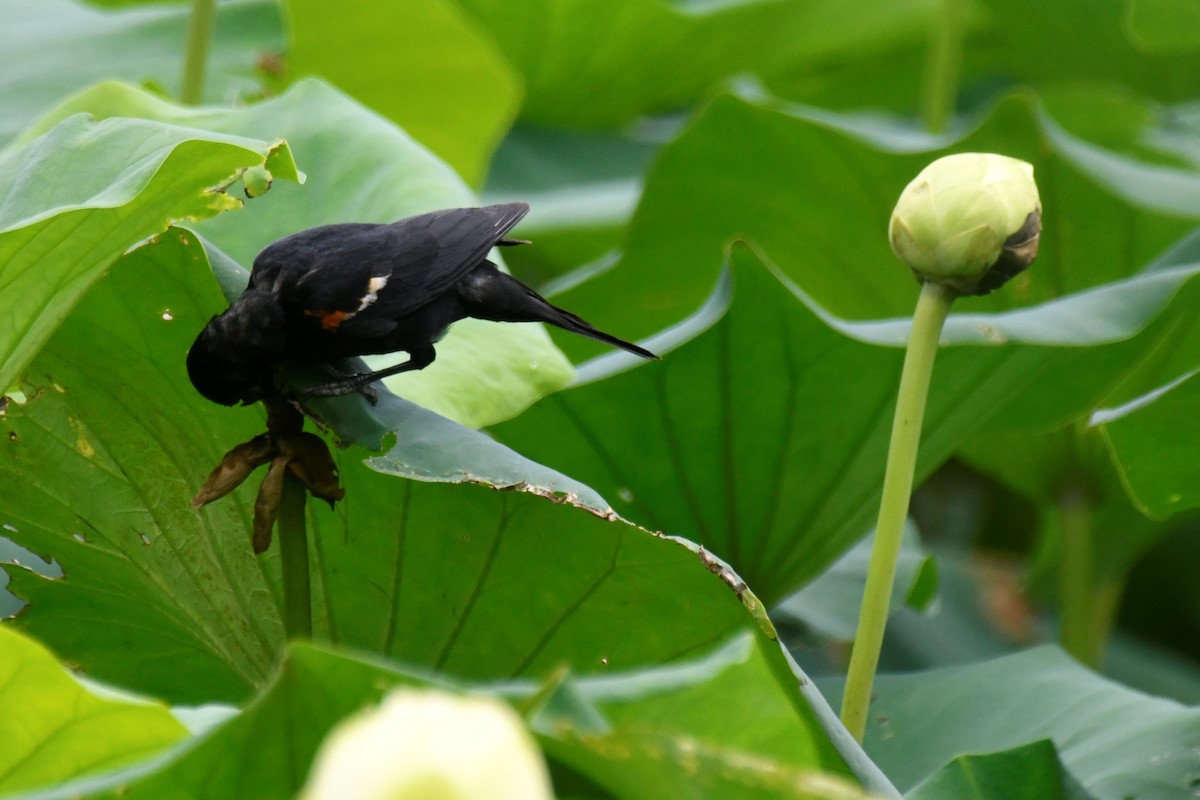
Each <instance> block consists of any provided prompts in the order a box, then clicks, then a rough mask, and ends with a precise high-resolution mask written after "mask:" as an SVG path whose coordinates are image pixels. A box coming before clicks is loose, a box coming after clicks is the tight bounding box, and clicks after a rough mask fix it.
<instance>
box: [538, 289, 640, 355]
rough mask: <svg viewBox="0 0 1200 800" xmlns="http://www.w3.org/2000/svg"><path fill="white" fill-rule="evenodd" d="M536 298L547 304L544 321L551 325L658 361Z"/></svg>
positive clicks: (637, 347) (632, 344)
mask: <svg viewBox="0 0 1200 800" xmlns="http://www.w3.org/2000/svg"><path fill="white" fill-rule="evenodd" d="M536 297H537V298H538V299H539V300H541V301H542V302H543V303H545V304H546V309H547V312H548V313H547V314H546V316H545V317H543V321H545V322H549V323H550V324H551V325H557V326H558V327H560V328H562V329H563V330H568V331H570V332H571V333H578V334H579V335H580V336H586V337H588V338H589V339H595V340H596V341H598V342H604V343H605V344H611V345H612V346H613V347H619V348H621V349H622V350H628V351H629V352H630V353H633V354H634V355H637V356H641V357H642V358H651V359H654V360H658V356H657V355H655V354H654V353H651V352H650V351H649V350H647V349H646V348H644V347H639V346H638V345H636V344H634V343H633V342H627V341H625V340H624V339H618V338H617V337H616V336H613V335H612V334H611V333H605V332H604V331H602V330H599V329H598V328H596V327H594V326H593V325H591V324H590V323H588V322H587V321H586V320H583V319H580V318H579V317H577V316H575V315H574V314H572V313H571V312H570V311H567V310H565V309H562V308H559V307H558V306H556V305H554V304H552V303H550V302H549V301H547V300H546V299H545V298H543V297H542V296H541V295H536Z"/></svg>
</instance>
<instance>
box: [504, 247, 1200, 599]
mask: <svg viewBox="0 0 1200 800" xmlns="http://www.w3.org/2000/svg"><path fill="white" fill-rule="evenodd" d="M732 252H733V260H734V271H733V276H732V285H731V284H730V282H729V281H723V282H722V283H721V285H720V287H719V288H718V290H717V292H716V293H715V294H714V295H713V296H712V298H711V299H710V301H709V303H708V305H707V306H705V308H704V309H703V310H702V311H701V312H700V313H698V314H697V315H696V316H694V317H693V318H691V319H689V320H688V321H687V322H686V323H685V324H683V325H681V326H679V327H678V328H676V329H674V330H672V331H670V332H668V333H665V334H663V335H662V336H661V337H660V338H658V339H652V340H651V341H650V345H651V347H655V346H660V345H661V347H660V349H662V350H663V351H664V352H665V354H666V355H665V358H664V359H663V360H662V361H661V362H656V363H648V364H644V365H641V366H637V367H636V368H633V369H627V367H629V366H630V362H632V361H633V358H632V357H626V355H625V354H623V353H619V354H613V355H611V356H604V357H601V358H600V359H597V360H596V361H594V362H591V363H589V364H587V365H585V366H583V367H582V368H581V369H580V372H579V380H578V382H577V384H576V386H574V387H573V388H571V389H569V390H567V391H564V392H560V393H558V394H555V395H552V396H551V397H549V398H547V399H545V400H543V401H542V402H540V403H539V404H537V405H536V406H534V407H533V408H532V409H530V410H529V411H527V412H526V413H525V414H523V415H521V416H520V417H518V418H517V419H514V420H510V421H509V422H506V423H504V424H502V425H499V426H496V427H495V428H494V431H495V433H496V434H497V435H498V436H499V437H500V438H501V440H503V441H505V442H508V443H510V444H512V445H513V446H514V447H516V448H517V449H518V450H520V451H521V452H523V453H526V454H527V455H529V456H530V457H532V458H534V459H535V460H537V461H540V462H542V463H545V464H548V465H551V466H558V467H560V468H562V469H569V471H570V472H571V473H572V474H573V475H576V476H578V477H579V478H580V479H581V480H583V481H584V482H585V483H587V484H588V485H589V486H592V487H594V488H595V489H597V490H598V491H599V492H600V493H601V494H602V495H603V496H605V497H606V498H608V500H609V501H610V502H612V503H613V504H614V508H616V510H617V511H618V512H619V513H621V514H623V515H624V516H626V517H628V518H630V519H635V520H638V521H640V522H642V523H644V524H646V525H649V526H651V527H653V528H655V529H659V530H664V531H668V532H671V533H674V534H677V535H682V536H686V537H688V538H689V539H691V540H693V541H696V542H698V543H700V544H702V545H704V546H705V547H707V548H709V549H711V550H713V551H714V552H716V553H717V554H719V555H720V556H722V557H723V558H726V559H728V560H729V562H730V563H731V564H732V565H733V566H734V568H735V569H737V570H738V572H739V573H740V574H741V575H743V576H744V577H745V578H746V579H747V580H748V581H749V583H750V584H751V585H752V586H753V587H754V588H755V591H756V592H758V594H759V596H760V597H763V598H764V599H765V600H767V602H768V603H769V604H774V603H775V602H777V601H779V600H781V599H782V598H783V597H784V596H786V595H787V594H788V593H790V592H791V591H793V590H794V589H796V588H798V587H799V586H800V585H802V584H803V583H805V582H806V581H807V580H809V579H811V578H812V577H814V576H815V575H817V574H818V573H820V572H821V571H823V570H824V569H825V568H826V567H827V566H828V565H829V564H830V563H831V561H832V560H833V559H834V558H835V557H836V556H837V555H839V554H840V553H841V552H843V551H844V550H845V549H846V548H848V547H849V546H850V544H852V543H853V542H854V541H856V540H858V539H859V538H861V537H862V536H863V535H865V534H866V533H867V532H868V530H869V528H870V526H871V523H872V521H873V519H874V515H875V512H876V510H877V504H878V491H879V486H880V483H881V480H882V471H883V463H884V454H885V451H886V447H887V434H888V430H889V425H890V421H891V416H892V409H893V407H894V406H893V404H894V402H895V399H894V398H895V394H896V382H897V379H898V375H899V371H900V363H901V358H902V356H903V353H902V351H901V350H900V349H898V348H897V345H898V344H899V343H902V342H904V341H906V339H907V335H908V331H907V322H904V321H895V322H882V323H846V322H842V321H839V320H836V319H834V318H832V317H830V316H829V315H828V314H827V313H825V312H824V311H823V310H821V309H820V308H819V307H818V306H816V305H815V304H814V303H813V302H812V301H811V300H810V299H809V298H808V297H807V296H805V295H804V294H803V293H801V292H800V291H799V290H797V289H795V288H794V287H792V286H789V285H785V284H784V283H782V282H781V278H780V276H779V275H778V272H775V273H774V274H773V273H772V272H771V271H769V270H768V269H764V268H763V266H762V264H761V263H759V262H758V259H757V258H756V257H755V255H754V254H753V253H752V252H751V251H750V250H749V249H747V248H744V247H734V248H733V251H732ZM1195 272H1196V271H1195V270H1194V269H1176V270H1173V271H1166V272H1161V273H1151V274H1148V275H1146V276H1144V277H1140V278H1137V279H1131V280H1129V281H1125V282H1123V283H1119V284H1114V285H1112V286H1108V287H1104V288H1102V289H1099V290H1094V291H1092V292H1085V293H1080V294H1077V295H1072V296H1071V297H1069V298H1065V299H1063V300H1059V301H1055V302H1050V303H1046V304H1043V305H1041V306H1037V307H1034V308H1030V309H1026V310H1022V311H1015V312H1008V313H1001V314H987V315H982V314H962V315H953V316H951V318H950V319H949V321H948V323H947V326H946V331H945V336H944V339H943V341H944V343H945V344H947V345H956V346H952V347H946V348H945V349H944V350H943V352H942V353H941V354H940V355H939V358H938V363H937V367H936V369H935V371H934V376H933V388H932V391H931V395H930V400H929V408H928V411H927V414H926V422H925V430H926V433H925V437H924V441H923V443H922V448H921V453H920V458H919V462H918V469H917V471H918V476H919V477H920V476H923V475H927V474H929V472H930V471H932V470H933V468H934V467H936V466H937V465H938V464H940V463H941V462H942V461H944V460H945V459H946V458H948V457H949V456H950V455H951V454H952V453H953V452H954V450H955V449H956V448H957V447H959V446H960V445H961V444H962V443H963V442H964V441H965V440H966V439H967V438H968V437H970V436H971V435H973V434H975V433H977V432H979V431H981V430H984V429H985V428H986V427H987V426H989V425H1000V424H1006V423H1009V422H1010V421H1011V420H1013V419H1019V420H1023V421H1025V423H1026V424H1029V425H1035V424H1038V421H1039V420H1040V421H1042V424H1046V425H1049V424H1051V423H1052V422H1055V421H1060V420H1062V419H1064V418H1066V419H1071V418H1074V417H1076V416H1078V415H1079V414H1080V413H1081V411H1082V410H1084V409H1089V408H1091V407H1093V406H1094V404H1095V403H1096V402H1097V399H1098V398H1099V397H1102V396H1104V394H1106V393H1107V391H1108V389H1109V387H1110V386H1111V384H1112V383H1113V382H1115V381H1116V380H1117V379H1118V378H1119V376H1121V375H1122V374H1123V372H1124V371H1125V370H1126V368H1127V365H1128V364H1129V363H1130V362H1131V361H1132V360H1135V359H1137V358H1138V357H1139V356H1140V354H1142V353H1145V352H1147V351H1148V350H1151V349H1153V348H1154V347H1155V345H1156V344H1158V343H1159V342H1161V340H1162V337H1163V336H1164V335H1165V333H1169V332H1170V331H1171V330H1172V326H1173V325H1174V323H1175V321H1176V320H1178V319H1179V318H1180V317H1183V316H1187V315H1189V314H1190V313H1191V312H1190V311H1189V308H1190V304H1191V303H1194V302H1196V295H1197V292H1200V281H1197V280H1195V279H1194V276H1195ZM731 297H732V300H731ZM731 303H732V305H730V304H731ZM726 309H728V310H726ZM681 341H682V342H683V343H682V344H680V342H681ZM966 345H970V346H966ZM622 370H624V371H622ZM1051 376H1053V380H1050V377H1051ZM601 377H604V378H605V380H598V379H599V378H601ZM630 409H638V413H630Z"/></svg>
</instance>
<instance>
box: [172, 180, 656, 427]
mask: <svg viewBox="0 0 1200 800" xmlns="http://www.w3.org/2000/svg"><path fill="white" fill-rule="evenodd" d="M528 211H529V205H528V204H527V203H505V204H502V205H494V206H487V207H485V208H455V209H448V210H445V211H434V212H431V213H428V214H421V215H418V216H415V217H408V218H407V219H402V220H399V221H398V222H393V223H390V224H371V223H344V224H339V225H322V226H321V227H318V228H310V229H308V230H304V231H300V232H299V233H294V234H292V235H291V236H286V237H284V238H282V239H280V240H279V241H277V242H274V243H272V244H270V245H268V246H267V248H266V249H265V250H263V251H262V252H261V253H259V254H258V257H257V258H256V259H254V268H253V269H252V270H251V272H250V283H249V285H248V286H247V287H246V291H245V292H244V293H243V294H242V296H241V297H239V298H238V299H237V300H236V301H234V303H233V305H231V306H230V307H229V309H228V310H226V311H225V313H223V314H221V315H219V316H216V317H213V318H212V320H210V321H209V323H208V325H206V326H205V328H204V330H202V331H201V332H200V335H199V336H198V337H197V338H196V341H195V343H194V344H193V345H192V348H191V350H190V351H189V352H188V359H187V367H188V376H189V377H190V378H191V380H192V384H193V385H194V386H195V387H196V389H197V391H199V392H200V394H202V395H204V396H205V397H206V398H208V399H209V400H212V401H213V402H215V403H221V404H222V405H227V406H231V405H233V404H235V403H237V402H242V403H252V402H254V401H256V400H260V399H263V398H265V397H268V396H272V395H274V394H276V393H277V392H278V389H277V388H276V386H275V370H276V368H277V367H278V366H280V365H282V364H284V363H288V362H291V363H298V364H320V365H325V366H326V369H327V370H328V371H330V372H331V373H333V374H335V375H337V379H336V380H334V381H333V382H331V383H327V384H324V385H320V386H316V387H311V388H308V389H304V390H302V391H301V392H300V394H303V395H305V396H328V395H337V394H349V393H350V392H354V391H363V390H364V387H366V386H367V384H369V383H372V382H374V381H376V380H378V379H380V378H384V377H387V376H388V375H395V374H396V373H399V372H406V371H408V370H418V369H424V368H425V367H427V366H429V365H430V364H432V363H433V360H434V357H435V355H436V354H435V352H434V349H433V345H434V343H435V342H437V341H438V339H440V338H441V336H442V335H443V334H444V333H445V331H446V328H447V327H448V326H449V325H450V324H451V323H453V322H456V321H457V320H460V319H464V318H466V317H475V318H477V319H486V320H494V321H497V322H549V323H550V324H551V325H557V326H558V327H560V328H564V329H566V330H568V331H572V332H573V333H578V334H581V335H583V336H589V337H591V338H593V339H598V340H600V341H602V342H605V343H607V344H611V345H614V346H616V347H620V348H623V349H625V350H628V351H629V352H631V353H636V354H637V355H639V356H642V357H643V358H657V356H656V355H654V354H653V353H651V352H650V351H649V350H645V349H643V348H641V347H638V346H637V345H636V344H631V343H630V342H626V341H624V340H622V339H618V338H617V337H615V336H610V335H609V334H607V333H604V332H602V331H599V330H596V329H595V328H593V327H592V326H591V325H589V324H588V323H586V322H584V321H583V320H582V319H580V318H579V317H577V316H575V315H574V314H572V313H570V312H569V311H564V310H563V309H561V308H558V307H557V306H554V305H551V304H550V303H549V302H547V301H546V300H545V298H543V297H542V296H541V295H539V294H538V293H537V292H535V291H533V290H532V289H530V288H529V287H528V286H526V285H525V284H523V283H521V282H520V281H518V280H517V279H516V278H513V277H511V276H509V275H506V274H505V273H503V272H501V271H500V270H498V269H496V265H495V264H492V263H491V262H490V261H488V260H487V255H488V253H489V251H490V250H491V249H492V247H493V246H496V245H517V244H527V242H524V241H521V240H518V239H509V238H507V237H506V234H507V233H508V232H509V231H510V230H511V229H512V227H513V226H514V225H516V224H517V222H518V221H519V220H520V219H521V218H522V217H523V216H525V214H526V213H527V212H528ZM400 350H404V351H406V352H407V353H408V356H409V358H408V361H405V362H404V363H402V364H398V365H396V366H394V367H390V368H389V369H384V370H380V371H378V372H369V373H364V374H358V375H346V374H341V373H338V372H337V371H336V370H334V369H333V368H332V367H330V366H328V362H330V361H333V360H336V359H340V358H346V357H349V356H361V355H370V354H378V353H392V352H397V351H400ZM368 396H369V395H368Z"/></svg>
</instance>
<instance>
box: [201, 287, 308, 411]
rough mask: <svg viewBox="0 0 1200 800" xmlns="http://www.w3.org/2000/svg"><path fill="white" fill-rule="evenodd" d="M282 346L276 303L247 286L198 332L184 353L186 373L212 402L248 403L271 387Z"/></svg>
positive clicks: (283, 329) (282, 326) (280, 311)
mask: <svg viewBox="0 0 1200 800" xmlns="http://www.w3.org/2000/svg"><path fill="white" fill-rule="evenodd" d="M286 344H287V329H286V326H285V321H284V316H283V309H282V308H280V306H279V303H277V302H276V301H275V298H274V297H272V296H271V295H270V294H269V293H268V292H265V291H261V290H249V291H247V292H246V293H245V294H243V295H242V296H241V297H239V298H238V299H237V301H236V302H235V303H234V304H233V305H232V306H230V307H229V309H228V310H226V311H225V313H224V314H220V315H218V316H215V317H213V318H212V319H211V320H209V323H208V324H207V325H205V326H204V330H202V331H200V335H199V336H197V337H196V341H195V342H194V343H193V344H192V348H191V349H190V350H189V351H188V357H187V370H188V377H189V378H190V379H191V381H192V385H193V386H195V387H196V391H198V392H199V393H200V394H202V395H203V396H204V397H205V398H207V399H209V400H211V401H213V402H214V403H220V404H221V405H225V406H232V405H235V404H237V403H239V402H241V403H253V402H255V401H256V400H260V399H262V398H263V397H265V396H266V395H267V394H269V393H270V392H271V391H272V390H273V387H274V366H275V363H276V362H277V361H278V360H279V359H280V358H281V357H282V356H283V353H284V350H285V348H286Z"/></svg>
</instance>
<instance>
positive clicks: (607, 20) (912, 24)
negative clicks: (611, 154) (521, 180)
mask: <svg viewBox="0 0 1200 800" xmlns="http://www.w3.org/2000/svg"><path fill="white" fill-rule="evenodd" d="M458 1H459V3H460V4H461V5H462V6H463V7H464V8H465V9H467V11H469V12H470V13H472V14H474V15H475V16H476V17H477V18H478V19H479V20H480V22H481V23H482V24H483V25H484V27H485V28H487V30H488V31H490V32H491V33H492V35H493V36H495V37H496V42H497V44H498V45H499V46H500V48H501V49H502V50H503V51H504V53H505V55H506V56H508V59H509V60H510V61H511V62H512V64H513V65H514V66H515V67H516V68H517V70H518V71H519V72H520V73H521V74H522V75H523V76H524V79H525V86H526V92H527V95H528V96H527V98H526V101H525V107H524V109H523V110H522V117H523V118H524V119H526V120H528V121H531V122H536V123H538V124H542V125H550V126H563V127H576V128H577V127H614V126H616V125H619V124H621V123H623V122H626V121H628V120H630V119H632V118H634V117H636V116H639V115H642V114H646V113H652V112H656V111H662V110H672V109H674V108H676V107H678V106H683V105H687V104H690V103H692V102H694V101H695V100H696V99H697V98H698V97H702V96H703V95H704V94H705V93H706V92H708V91H710V89H711V87H713V86H714V85H715V84H717V83H718V82H720V81H721V80H723V79H725V78H727V77H729V76H731V75H737V74H741V73H745V72H764V71H772V70H777V69H781V68H783V67H786V66H792V65H795V64H797V63H799V64H803V65H806V66H811V65H812V64H814V63H817V62H820V61H821V60H823V59H826V58H829V57H830V56H831V55H833V54H837V53H847V52H849V53H855V54H860V53H862V52H863V51H864V50H868V51H870V50H875V49H878V48H879V47H880V46H882V45H884V44H885V43H892V42H895V41H897V40H900V41H905V42H909V41H913V40H914V39H915V40H923V38H924V36H923V33H924V32H923V29H922V22H923V21H924V20H926V19H928V18H929V15H930V13H931V4H929V3H924V2H922V3H905V4H900V5H898V4H895V3H887V2H869V3H860V4H857V5H856V6H854V7H853V9H847V8H846V7H845V6H843V5H841V4H838V3H836V2H804V3H798V2H786V1H784V2H781V1H780V0H741V1H740V2H732V3H729V2H717V3H710V2H699V3H696V2H668V1H667V0H625V1H624V2H620V3H612V2H607V0H582V2H581V1H580V0H537V2H525V3H520V4H513V3H505V2H500V0H458Z"/></svg>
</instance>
